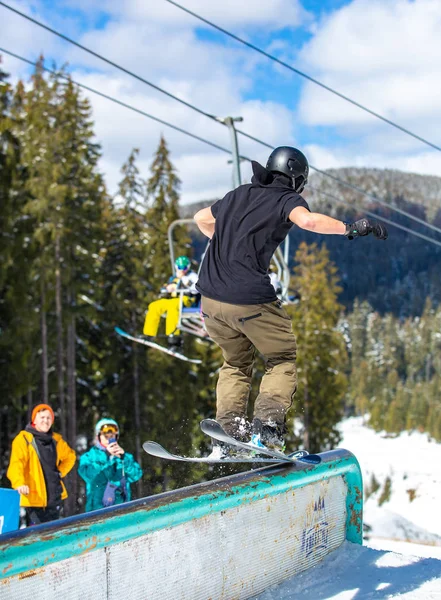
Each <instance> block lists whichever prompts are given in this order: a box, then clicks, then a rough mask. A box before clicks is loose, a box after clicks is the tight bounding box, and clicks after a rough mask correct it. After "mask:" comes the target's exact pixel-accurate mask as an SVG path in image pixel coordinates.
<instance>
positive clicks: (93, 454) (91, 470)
mask: <svg viewBox="0 0 441 600" xmlns="http://www.w3.org/2000/svg"><path fill="white" fill-rule="evenodd" d="M78 474H79V475H80V477H82V478H83V479H84V481H85V482H86V511H89V510H97V509H98V508H103V495H104V491H105V489H106V486H107V484H108V483H109V482H110V483H113V484H115V485H119V484H120V482H121V479H122V477H123V475H124V476H125V478H126V482H127V485H126V498H124V495H123V493H122V491H121V489H120V488H118V489H117V490H116V493H115V504H121V503H122V502H127V501H128V500H130V498H131V493H130V484H131V483H134V482H135V481H138V479H141V477H142V470H141V467H140V466H139V464H138V463H137V462H136V460H135V459H134V458H133V455H132V454H129V453H128V452H125V453H124V456H123V457H122V459H121V458H119V457H117V456H111V455H110V454H109V453H108V452H106V451H105V450H102V449H101V448H99V447H98V446H93V447H92V448H91V449H90V450H88V451H87V452H85V453H84V454H83V455H82V456H81V458H80V464H79V467H78Z"/></svg>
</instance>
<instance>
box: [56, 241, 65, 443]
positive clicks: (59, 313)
mask: <svg viewBox="0 0 441 600" xmlns="http://www.w3.org/2000/svg"><path fill="white" fill-rule="evenodd" d="M55 265H56V267H55V312H56V322H57V379H58V403H59V407H60V422H61V435H62V436H63V437H64V438H65V437H66V406H65V398H64V360H63V359H64V356H63V310H62V291H61V252H60V235H59V233H57V237H56V239H55Z"/></svg>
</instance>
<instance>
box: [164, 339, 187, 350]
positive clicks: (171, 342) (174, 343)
mask: <svg viewBox="0 0 441 600" xmlns="http://www.w3.org/2000/svg"><path fill="white" fill-rule="evenodd" d="M167 345H168V349H169V350H171V351H172V352H178V353H182V348H183V346H184V340H183V339H182V337H181V336H180V335H169V336H168V338H167Z"/></svg>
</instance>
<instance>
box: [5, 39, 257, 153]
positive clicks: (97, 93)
mask: <svg viewBox="0 0 441 600" xmlns="http://www.w3.org/2000/svg"><path fill="white" fill-rule="evenodd" d="M0 52H4V53H5V54H9V56H12V57H14V58H16V59H18V60H21V61H23V62H25V63H28V64H29V65H31V66H34V67H36V66H37V65H38V63H36V62H34V61H32V60H28V59H27V58H24V57H23V56H20V55H18V54H16V53H15V52H11V51H10V50H6V49H5V48H2V47H0ZM42 69H43V70H44V71H46V72H48V73H52V74H53V75H58V76H59V77H61V78H62V79H66V80H67V81H71V82H72V83H73V84H74V85H77V86H78V87H80V88H83V89H85V90H87V91H88V92H92V93H93V94H96V95H97V96H101V97H102V98H106V99H107V100H110V101H111V102H115V103H116V104H119V105H120V106H123V107H124V108H128V109H129V110H132V111H134V112H136V113H138V114H140V115H142V116H143V117H147V118H149V119H152V120H153V121H157V122H158V123H161V125H166V126H167V127H170V128H171V129H174V130H176V131H179V132H180V133H184V134H185V135H188V136H190V137H192V138H194V139H195V140H198V141H199V142H203V143H204V144H208V145H209V146H212V147H213V148H216V149H217V150H221V151H222V152H226V153H227V154H231V150H228V148H224V147H223V146H220V145H219V144H216V143H214V142H211V141H209V140H206V139H204V138H202V137H200V136H198V135H196V134H194V133H191V132H190V131H187V130H185V129H182V128H181V127H178V126H177V125H173V124H172V123H169V122H168V121H164V120H163V119H160V118H159V117H155V116H153V115H151V114H149V113H147V112H145V111H144V110H141V109H140V108H136V107H134V106H131V105H130V104H126V103H125V102H122V101H121V100H118V99H117V98H114V97H112V96H109V95H107V94H104V93H103V92H100V91H98V90H95V89H94V88H91V87H90V86H87V85H85V84H84V83H79V82H78V81H74V80H73V79H72V78H71V77H69V76H67V75H64V74H63V73H62V72H59V71H54V70H53V69H49V68H48V67H45V66H44V65H42ZM240 158H241V159H243V160H251V159H249V158H247V157H246V156H240Z"/></svg>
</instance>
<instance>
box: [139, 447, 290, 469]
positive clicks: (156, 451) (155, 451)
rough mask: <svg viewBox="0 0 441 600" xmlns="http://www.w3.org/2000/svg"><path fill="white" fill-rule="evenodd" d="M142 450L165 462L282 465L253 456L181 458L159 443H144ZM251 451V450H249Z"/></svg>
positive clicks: (276, 459)
mask: <svg viewBox="0 0 441 600" xmlns="http://www.w3.org/2000/svg"><path fill="white" fill-rule="evenodd" d="M142 448H143V450H144V451H145V452H147V454H150V455H151V456H157V457H158V458H163V459H165V460H179V461H184V462H193V463H195V462H196V463H208V464H213V463H264V462H266V463H273V464H274V463H280V462H281V461H280V459H279V458H269V457H265V458H263V457H253V456H243V457H240V456H237V457H225V458H210V457H209V456H181V455H179V454H172V453H171V452H169V451H168V450H166V449H165V448H164V447H163V446H161V444H158V442H144V443H143V445H142ZM247 449H248V450H250V448H247Z"/></svg>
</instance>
